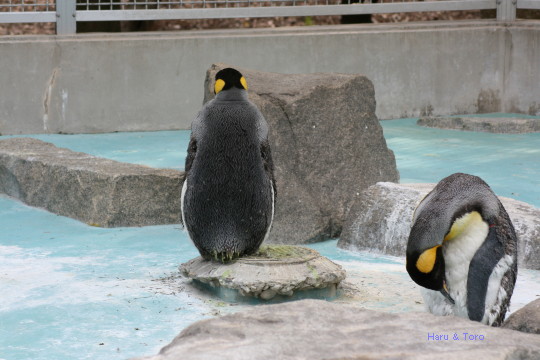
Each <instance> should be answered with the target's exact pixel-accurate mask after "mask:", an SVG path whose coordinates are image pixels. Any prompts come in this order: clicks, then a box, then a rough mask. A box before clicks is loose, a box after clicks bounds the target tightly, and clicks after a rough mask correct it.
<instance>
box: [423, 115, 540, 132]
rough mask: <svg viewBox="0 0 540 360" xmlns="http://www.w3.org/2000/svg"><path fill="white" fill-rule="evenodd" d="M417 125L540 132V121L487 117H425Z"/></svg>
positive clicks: (482, 130) (486, 130)
mask: <svg viewBox="0 0 540 360" xmlns="http://www.w3.org/2000/svg"><path fill="white" fill-rule="evenodd" d="M416 124H417V125H420V126H426V127H433V128H439V129H453V130H463V131H481V132H490V133H499V134H522V133H530V132H540V120H538V119H523V118H499V117H497V118H486V117H482V118H480V117H431V116H430V117H423V118H420V119H418V121H417V122H416Z"/></svg>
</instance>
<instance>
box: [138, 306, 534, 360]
mask: <svg viewBox="0 0 540 360" xmlns="http://www.w3.org/2000/svg"><path fill="white" fill-rule="evenodd" d="M454 334H455V335H456V336H457V340H454ZM465 334H467V335H465ZM445 335H446V336H448V340H446V339H445V338H444V336H445ZM430 336H431V337H430ZM435 336H441V339H443V340H435ZM475 336H476V338H475ZM473 358H474V359H485V360H491V359H493V360H494V359H497V360H503V359H504V360H508V359H522V360H525V359H531V360H532V359H539V358H540V341H539V339H538V336H537V335H532V334H524V333H520V332H517V331H511V330H506V329H501V328H493V327H488V326H485V325H482V324H480V323H478V322H472V321H469V320H466V319H462V318H458V317H451V316H448V317H437V316H434V315H431V314H428V313H415V312H413V313H402V314H391V313H383V312H377V311H372V310H363V309H360V308H358V307H355V306H351V305H342V304H335V303H329V302H325V301H321V300H303V301H296V302H290V303H285V304H280V305H266V306H258V307H256V308H254V309H252V310H249V311H246V312H241V313H236V314H232V315H226V316H222V317H218V318H214V319H210V320H203V321H199V322H196V323H195V324H192V325H191V326H189V327H188V328H186V329H185V330H184V331H182V332H181V333H180V334H179V335H178V336H177V337H176V338H175V339H174V340H173V341H172V343H170V344H169V345H167V346H166V347H164V348H163V349H161V351H160V352H159V354H158V355H155V356H151V357H147V358H144V359H146V360H173V359H174V360H176V359H182V360H191V359H197V360H213V359H216V360H223V359H228V360H244V359H245V360H258V359H282V360H292V359H309V360H319V359H320V360H322V359H325V360H338V359H420V360H421V359H424V360H427V359H445V360H463V359H473Z"/></svg>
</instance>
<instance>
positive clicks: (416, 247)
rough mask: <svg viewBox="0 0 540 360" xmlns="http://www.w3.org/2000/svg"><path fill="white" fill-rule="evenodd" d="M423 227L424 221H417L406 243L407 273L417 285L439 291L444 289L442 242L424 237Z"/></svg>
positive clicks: (424, 227) (424, 228)
mask: <svg viewBox="0 0 540 360" xmlns="http://www.w3.org/2000/svg"><path fill="white" fill-rule="evenodd" d="M425 225H426V224H425V220H423V219H418V220H417V221H416V222H415V223H414V225H413V227H412V229H411V233H410V235H409V241H408V243H407V257H406V267H407V272H408V273H409V276H410V277H411V279H412V280H413V281H414V282H415V283H417V284H418V285H420V286H423V287H425V288H428V289H431V290H436V291H441V290H444V289H445V287H446V284H445V265H444V257H443V254H442V242H443V240H442V239H441V240H440V241H439V240H437V239H436V238H434V237H431V236H426V233H425V232H424V231H425V230H426V226H425Z"/></svg>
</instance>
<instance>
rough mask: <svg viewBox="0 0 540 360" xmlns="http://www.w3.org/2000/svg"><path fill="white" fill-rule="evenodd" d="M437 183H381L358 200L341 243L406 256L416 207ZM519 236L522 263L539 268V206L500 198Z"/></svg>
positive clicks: (353, 247) (363, 193)
mask: <svg viewBox="0 0 540 360" xmlns="http://www.w3.org/2000/svg"><path fill="white" fill-rule="evenodd" d="M434 186H435V184H395V183H388V182H381V183H378V184H376V185H373V186H371V187H369V188H368V189H367V190H365V191H364V192H362V194H361V195H360V196H359V197H358V198H357V199H356V201H355V203H354V204H353V206H352V207H351V210H350V211H349V214H348V216H347V220H346V221H345V224H344V226H343V232H342V233H341V237H340V240H339V241H338V246H339V247H341V248H345V249H356V250H369V251H375V252H380V253H384V254H389V255H394V256H405V250H406V247H407V239H408V237H409V232H410V229H411V225H412V217H413V213H414V209H415V208H416V206H417V205H418V204H419V203H420V201H421V200H422V199H423V198H424V196H426V195H427V193H428V192H430V191H431V190H432V189H433V187H434ZM499 199H500V200H501V202H502V204H503V206H504V207H505V209H506V211H507V212H508V215H509V216H510V219H511V220H512V223H513V224H514V227H515V229H516V233H517V235H518V238H519V248H518V261H519V264H520V266H523V267H526V268H530V269H536V270H538V269H540V209H538V208H536V207H534V206H531V205H529V204H527V203H524V202H521V201H517V200H514V199H509V198H505V197H499Z"/></svg>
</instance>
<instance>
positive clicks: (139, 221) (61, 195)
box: [0, 138, 183, 227]
mask: <svg viewBox="0 0 540 360" xmlns="http://www.w3.org/2000/svg"><path fill="white" fill-rule="evenodd" d="M182 182H183V173H180V172H178V171H175V170H167V169H152V168H150V167H146V166H141V165H134V164H126V163H121V162H117V161H112V160H107V159H102V158H98V157H95V156H91V155H88V154H84V153H78V152H73V151H71V150H68V149H63V148H58V147H56V146H54V145H53V144H51V143H47V142H43V141H40V140H37V139H32V138H12V139H6V140H0V192H2V193H5V194H7V195H9V196H13V197H15V198H17V199H20V200H21V201H23V202H24V203H26V204H28V205H31V206H36V207H41V208H44V209H46V210H49V211H51V212H53V213H56V214H59V215H63V216H69V217H72V218H75V219H78V220H80V221H83V222H85V223H88V224H91V225H95V226H101V227H116V226H141V225H155V224H169V223H179V222H180V215H179V214H180V189H181V186H182Z"/></svg>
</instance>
